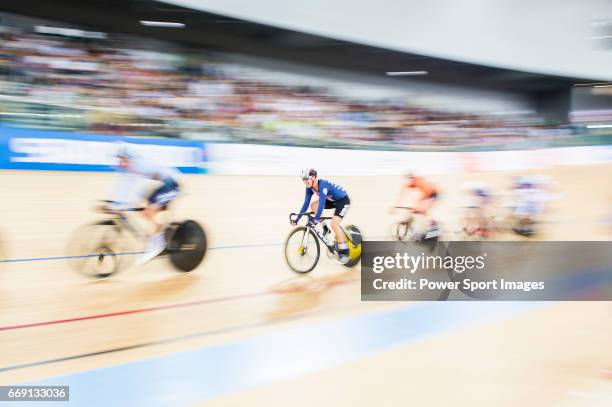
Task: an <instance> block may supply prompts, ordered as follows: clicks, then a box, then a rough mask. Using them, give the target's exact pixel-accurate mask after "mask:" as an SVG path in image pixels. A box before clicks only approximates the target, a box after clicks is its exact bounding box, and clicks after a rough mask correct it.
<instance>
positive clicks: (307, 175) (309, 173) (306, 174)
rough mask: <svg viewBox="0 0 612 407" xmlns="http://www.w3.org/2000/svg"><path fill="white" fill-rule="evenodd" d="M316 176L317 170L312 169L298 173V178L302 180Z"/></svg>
mask: <svg viewBox="0 0 612 407" xmlns="http://www.w3.org/2000/svg"><path fill="white" fill-rule="evenodd" d="M316 176H317V170H315V169H314V168H305V169H303V170H302V172H301V173H300V177H301V178H302V179H303V180H307V179H308V178H310V177H316Z"/></svg>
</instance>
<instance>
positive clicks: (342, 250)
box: [331, 196, 351, 263]
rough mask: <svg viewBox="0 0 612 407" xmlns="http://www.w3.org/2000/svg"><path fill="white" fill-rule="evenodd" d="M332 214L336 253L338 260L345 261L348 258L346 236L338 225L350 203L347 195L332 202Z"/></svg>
mask: <svg viewBox="0 0 612 407" xmlns="http://www.w3.org/2000/svg"><path fill="white" fill-rule="evenodd" d="M334 204H335V205H334V206H335V208H334V216H333V217H332V221H331V226H332V229H333V230H334V233H335V234H336V242H337V244H338V254H339V260H340V262H343V263H346V262H347V261H348V260H349V257H348V255H349V248H348V245H347V243H346V236H345V235H344V230H342V227H341V226H340V223H341V222H342V219H343V218H344V216H345V215H346V213H347V212H348V210H349V207H350V205H351V201H350V199H349V198H348V196H347V197H346V198H344V199H341V200H339V201H338V202H335V203H334Z"/></svg>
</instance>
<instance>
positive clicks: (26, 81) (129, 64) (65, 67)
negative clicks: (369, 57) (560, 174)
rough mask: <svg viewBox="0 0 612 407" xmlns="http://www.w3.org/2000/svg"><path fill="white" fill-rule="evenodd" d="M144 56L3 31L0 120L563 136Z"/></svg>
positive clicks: (183, 131) (191, 59)
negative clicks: (342, 96) (338, 94)
mask: <svg viewBox="0 0 612 407" xmlns="http://www.w3.org/2000/svg"><path fill="white" fill-rule="evenodd" d="M134 44H136V45H134ZM138 44H140V45H138ZM143 44H144V45H143ZM151 48H154V46H146V41H144V40H143V41H141V42H138V41H134V40H132V41H127V40H126V39H124V38H83V37H68V36H60V35H49V34H41V33H36V32H34V31H33V30H30V31H29V32H26V31H24V30H23V29H11V28H8V27H3V28H2V32H0V108H1V110H2V116H0V121H1V122H4V123H10V124H12V125H22V126H34V127H51V128H59V129H64V130H78V131H86V132H96V133H112V134H126V135H130V134H132V135H159V136H168V137H192V138H193V137H197V138H204V139H206V138H209V139H210V138H215V137H217V138H219V137H221V138H224V137H225V138H228V137H230V138H231V137H234V138H246V139H250V140H254V141H261V142H274V143H279V144H293V143H302V144H318V145H337V144H341V143H346V144H353V145H366V146H367V145H374V144H376V145H389V146H394V147H395V148H404V147H407V146H409V147H417V146H429V147H435V146H465V145H483V144H487V145H489V144H491V145H496V144H497V145H507V144H512V143H521V142H530V141H531V140H535V139H538V140H541V139H544V140H545V139H547V138H553V137H558V136H559V135H563V134H567V132H568V131H567V130H564V129H560V128H556V127H553V126H545V125H543V124H542V123H541V122H538V120H537V119H536V118H534V117H530V118H525V117H523V118H520V120H519V119H517V118H516V117H514V118H508V117H505V116H496V115H489V116H483V115H475V114H465V113H456V112H455V113H452V112H444V111H432V110H428V109H424V108H419V107H417V106H412V105H409V104H407V103H405V102H402V103H398V102H397V101H394V102H389V101H384V100H382V101H376V102H373V101H371V100H370V101H363V100H361V101H360V100H349V99H346V98H341V97H339V96H337V95H334V94H332V92H330V91H329V90H328V89H322V88H321V87H308V86H290V85H287V84H280V83H274V81H273V78H272V79H269V80H266V81H262V80H257V79H253V78H250V77H249V76H248V75H245V69H236V66H235V64H229V63H227V62H224V61H222V60H219V58H218V57H213V56H208V57H207V56H202V54H201V53H198V55H197V56H196V55H195V53H193V52H187V51H185V52H183V51H177V52H168V51H164V52H159V51H155V50H151ZM242 68H244V67H242ZM247 71H248V69H247ZM356 86H358V85H356Z"/></svg>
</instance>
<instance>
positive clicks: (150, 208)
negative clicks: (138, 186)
mask: <svg viewBox="0 0 612 407" xmlns="http://www.w3.org/2000/svg"><path fill="white" fill-rule="evenodd" d="M178 195H179V186H178V184H177V183H176V182H175V181H173V180H168V181H166V182H164V184H163V185H161V186H160V187H159V188H157V189H156V190H154V191H153V192H152V193H151V195H150V196H149V198H147V202H148V205H147V207H146V208H145V209H144V210H143V211H142V215H143V216H144V217H145V218H146V219H147V220H148V221H149V222H151V223H152V224H153V225H154V226H155V233H159V232H160V231H161V229H162V227H163V225H162V224H160V223H158V222H157V221H156V220H155V216H156V215H157V214H158V213H160V212H162V211H165V210H166V209H167V208H168V205H169V204H170V202H172V201H173V200H174V199H175V198H176V197H177V196H178Z"/></svg>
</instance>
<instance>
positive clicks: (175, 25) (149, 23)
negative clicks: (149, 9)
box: [140, 20, 185, 28]
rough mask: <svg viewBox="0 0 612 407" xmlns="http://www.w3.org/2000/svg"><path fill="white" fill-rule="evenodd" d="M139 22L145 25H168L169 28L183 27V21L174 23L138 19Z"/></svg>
mask: <svg viewBox="0 0 612 407" xmlns="http://www.w3.org/2000/svg"><path fill="white" fill-rule="evenodd" d="M140 24H142V25H146V26H147V27H169V28H184V27H185V24H183V23H174V22H172V21H148V20H140Z"/></svg>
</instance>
